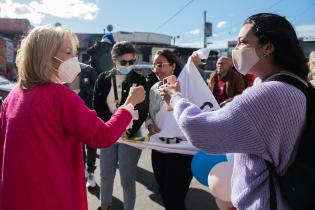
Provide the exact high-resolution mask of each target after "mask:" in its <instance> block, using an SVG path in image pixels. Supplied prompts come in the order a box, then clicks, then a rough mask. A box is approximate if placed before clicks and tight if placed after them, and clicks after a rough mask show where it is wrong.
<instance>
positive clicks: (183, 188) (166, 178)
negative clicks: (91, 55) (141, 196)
mask: <svg viewBox="0 0 315 210" xmlns="http://www.w3.org/2000/svg"><path fill="white" fill-rule="evenodd" d="M181 70H182V64H181V63H180V61H179V58H178V57H177V56H176V55H175V54H174V53H173V52H171V51H170V50H161V51H158V52H157V53H156V55H155V56H154V61H153V72H154V73H155V75H156V77H157V78H158V79H159V82H157V83H155V84H154V85H153V86H152V87H151V90H150V108H149V116H148V118H147V120H146V127H147V128H148V130H149V135H154V134H156V133H159V132H160V128H159V127H158V126H157V125H156V116H157V114H158V113H159V111H160V110H161V109H165V106H164V101H163V99H162V97H161V96H160V94H159V92H158V88H159V87H160V86H161V84H162V81H163V79H164V78H166V77H168V76H170V75H175V76H176V77H178V76H179V74H180V71H181ZM191 160H192V155H184V154H177V153H165V152H159V151H157V150H152V154H151V161H152V168H153V172H154V176H155V179H156V181H157V184H158V186H159V192H160V194H161V197H162V200H163V203H164V207H165V209H166V210H178V209H181V210H185V209H186V206H185V197H186V194H187V191H188V189H189V185H190V182H191V179H192V172H191V169H190V165H191Z"/></svg>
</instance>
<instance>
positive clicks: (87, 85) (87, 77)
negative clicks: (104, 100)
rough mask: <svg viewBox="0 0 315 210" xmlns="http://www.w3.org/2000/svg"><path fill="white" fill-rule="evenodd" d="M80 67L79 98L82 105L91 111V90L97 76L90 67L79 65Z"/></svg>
mask: <svg viewBox="0 0 315 210" xmlns="http://www.w3.org/2000/svg"><path fill="white" fill-rule="evenodd" d="M80 67H81V73H80V76H79V77H80V84H79V86H80V92H79V96H80V97H81V98H82V99H83V101H84V103H85V104H86V105H87V106H88V107H89V108H90V109H92V108H93V107H92V99H93V90H94V85H95V82H96V79H97V76H98V75H97V73H96V71H95V70H94V68H93V67H92V66H90V65H86V64H84V63H80Z"/></svg>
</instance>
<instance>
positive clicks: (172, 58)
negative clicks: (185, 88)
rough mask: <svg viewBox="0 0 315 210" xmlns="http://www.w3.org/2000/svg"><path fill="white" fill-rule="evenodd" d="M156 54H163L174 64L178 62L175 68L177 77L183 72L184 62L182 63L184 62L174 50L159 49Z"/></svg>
mask: <svg viewBox="0 0 315 210" xmlns="http://www.w3.org/2000/svg"><path fill="white" fill-rule="evenodd" d="M156 55H162V56H164V57H165V58H166V60H167V61H168V62H169V63H170V64H171V65H172V64H174V63H175V64H176V67H175V69H174V75H175V76H176V77H178V76H179V74H180V72H181V70H182V68H183V64H182V62H181V61H180V59H179V58H178V57H177V55H176V54H175V53H174V52H172V51H170V50H168V49H163V50H158V51H157V52H156Z"/></svg>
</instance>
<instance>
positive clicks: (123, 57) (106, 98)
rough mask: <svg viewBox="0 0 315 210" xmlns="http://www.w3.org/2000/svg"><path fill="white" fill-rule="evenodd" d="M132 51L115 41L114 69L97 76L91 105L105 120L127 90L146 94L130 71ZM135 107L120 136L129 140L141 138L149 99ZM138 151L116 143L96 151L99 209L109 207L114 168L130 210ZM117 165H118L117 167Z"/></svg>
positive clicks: (126, 44)
mask: <svg viewBox="0 0 315 210" xmlns="http://www.w3.org/2000/svg"><path fill="white" fill-rule="evenodd" d="M135 54H136V50H135V48H134V47H133V46H132V44H131V43H130V42H126V41H123V42H117V43H116V44H115V45H114V46H113V49H112V51H111V55H112V60H113V63H114V68H113V69H111V70H109V71H106V72H103V73H101V74H100V75H99V77H98V79H97V81H96V84H95V89H94V94H93V95H94V97H93V106H94V109H95V110H96V112H97V114H98V116H99V117H100V118H101V119H103V120H104V121H107V120H108V119H109V118H110V117H111V116H112V115H113V114H114V113H115V112H116V111H117V108H118V107H119V106H120V105H121V104H124V102H125V100H126V98H127V95H128V92H129V89H130V88H131V87H133V86H140V85H142V86H143V87H145V90H146V91H147V88H146V87H147V85H146V80H145V78H144V77H143V76H141V75H140V74H138V73H136V72H135V71H134V70H133V67H134V63H135V61H136V59H135ZM148 95H149V94H148V93H147V94H146V98H145V100H144V101H143V102H142V103H140V104H138V105H137V106H135V110H138V113H139V119H138V120H134V121H133V126H132V128H130V129H129V130H127V131H126V133H125V134H124V136H125V137H128V138H132V137H138V136H141V132H140V127H141V125H142V124H143V122H144V121H145V119H146V118H147V113H148V109H149V98H148ZM140 154H141V150H140V149H137V148H135V147H131V146H129V145H126V144H120V143H116V144H114V145H113V146H111V147H109V148H106V149H101V150H100V175H101V191H100V194H101V195H100V196H101V207H99V209H100V210H108V209H109V208H110V206H111V205H112V193H113V184H114V178H115V173H116V167H117V166H119V171H120V178H121V185H122V188H123V197H124V210H133V209H134V205H135V199H136V186H135V180H136V170H137V164H138V160H139V157H140ZM118 163H119V164H118Z"/></svg>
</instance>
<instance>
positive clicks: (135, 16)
mask: <svg viewBox="0 0 315 210" xmlns="http://www.w3.org/2000/svg"><path fill="white" fill-rule="evenodd" d="M187 3H189V4H188V6H187V7H186V8H184V9H183V10H182V11H181V12H180V13H179V14H178V15H176V16H175V17H174V18H173V19H172V20H170V21H169V22H167V23H166V24H165V25H163V23H165V22H166V21H167V20H168V19H169V18H171V17H172V16H173V15H174V14H176V13H177V12H178V11H179V10H180V9H181V8H183V7H184V6H185V5H186V4H187ZM0 8H1V10H0V17H12V18H28V19H29V20H30V21H31V23H32V24H33V25H35V26H36V25H43V24H49V23H56V22H60V23H62V24H63V25H65V26H66V27H68V28H70V29H71V30H72V31H74V32H81V33H102V32H103V29H104V28H106V26H107V25H108V24H112V25H113V26H114V31H130V32H134V31H140V32H156V33H163V34H167V35H170V36H177V35H179V36H180V38H179V39H178V40H176V43H177V44H179V45H183V46H194V47H201V46H202V43H203V11H204V10H206V11H207V21H210V22H212V24H213V36H212V37H210V38H209V39H208V41H209V42H212V43H213V44H211V45H209V46H210V47H211V48H220V47H226V45H227V40H233V39H235V38H236V37H237V34H238V32H239V29H240V27H241V25H242V22H243V21H244V20H245V18H246V17H248V16H250V15H252V14H255V13H259V12H274V13H277V14H281V15H283V16H286V17H287V18H288V20H289V21H290V22H291V23H292V24H293V25H294V27H295V29H296V31H297V33H298V36H300V37H301V36H312V37H314V38H315V13H314V11H315V0H298V1H297V0H238V1H235V0H181V1H179V0H177V1H176V0H156V1H152V0H134V1H127V0H40V1H28V0H0ZM159 26H161V27H159ZM158 28H159V29H158ZM157 29H158V30H157Z"/></svg>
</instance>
